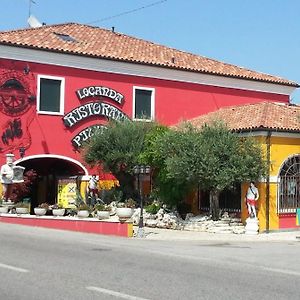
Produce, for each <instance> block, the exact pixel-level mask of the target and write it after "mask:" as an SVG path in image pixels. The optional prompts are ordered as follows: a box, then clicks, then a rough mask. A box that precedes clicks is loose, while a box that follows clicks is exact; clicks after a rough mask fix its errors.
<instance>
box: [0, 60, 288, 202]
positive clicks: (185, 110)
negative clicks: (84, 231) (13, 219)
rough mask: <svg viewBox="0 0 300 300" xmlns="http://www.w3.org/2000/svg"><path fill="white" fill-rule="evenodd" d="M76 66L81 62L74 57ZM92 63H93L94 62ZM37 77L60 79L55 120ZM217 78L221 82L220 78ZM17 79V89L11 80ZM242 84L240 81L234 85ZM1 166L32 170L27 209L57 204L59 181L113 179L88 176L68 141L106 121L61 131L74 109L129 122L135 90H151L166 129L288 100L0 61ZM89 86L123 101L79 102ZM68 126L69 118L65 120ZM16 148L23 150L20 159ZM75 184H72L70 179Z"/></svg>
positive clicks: (91, 99)
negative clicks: (110, 111) (8, 160)
mask: <svg viewBox="0 0 300 300" xmlns="http://www.w3.org/2000/svg"><path fill="white" fill-rule="evenodd" d="M78 59H79V60H80V57H78ZM95 63H97V60H96V59H95ZM39 76H53V77H60V78H63V79H64V95H63V96H64V107H63V113H62V114H60V115H57V114H56V115H54V114H43V113H39V112H38V109H37V108H38V107H37V103H38V96H39V95H38V79H39ZM220 77H221V76H220ZM13 79H16V80H17V81H18V84H20V87H18V84H16V83H15V82H14V84H13V85H11V80H13ZM238 80H241V79H238ZM0 81H1V82H0V100H1V101H0V115H1V118H0V130H1V132H0V134H1V139H0V165H2V164H3V163H4V162H5V154H7V153H13V154H14V155H15V158H16V159H17V161H16V163H17V164H20V165H21V166H23V167H25V170H27V169H34V170H37V172H38V174H39V181H38V183H37V184H36V186H35V188H34V194H32V196H31V204H32V207H34V206H35V205H37V204H39V203H42V202H48V203H49V204H53V203H56V202H57V201H58V200H57V199H58V193H59V191H58V181H59V179H60V178H69V177H71V176H73V178H75V177H76V176H83V177H81V180H83V181H85V180H87V177H86V178H84V176H85V175H91V174H93V173H96V174H98V175H99V178H100V179H102V180H105V179H108V180H109V179H113V177H112V176H110V175H109V174H105V173H103V172H101V171H100V170H95V169H94V170H93V169H91V168H90V167H89V166H87V165H86V164H85V162H84V161H83V159H82V156H81V153H80V148H76V147H74V146H73V145H72V139H74V138H75V137H76V135H78V134H79V133H80V132H81V131H83V130H84V129H86V128H88V127H90V126H93V125H105V124H106V123H107V120H108V118H107V117H106V116H99V115H97V116H95V115H94V116H90V117H87V118H83V119H82V120H80V121H78V122H76V124H74V126H71V127H68V126H66V125H67V124H68V122H66V121H65V122H64V118H66V116H68V114H69V113H70V112H72V111H73V110H74V109H76V108H78V107H80V106H85V105H89V103H94V102H98V101H101V102H102V103H105V105H110V107H114V108H115V109H116V110H117V111H119V113H120V112H121V113H123V114H125V115H126V116H128V117H129V118H132V116H133V105H134V104H133V103H134V99H133V98H134V88H135V87H138V88H142V89H143V88H145V89H147V88H150V89H151V90H152V91H154V119H155V120H156V121H157V122H159V123H162V124H165V125H173V124H176V123H178V122H180V121H182V120H188V119H191V118H194V117H197V116H199V115H201V114H206V113H208V112H211V111H214V110H217V109H218V108H220V107H223V106H232V105H239V104H246V103H255V102H259V101H279V102H284V103H288V102H289V95H287V94H275V93H271V92H260V91H253V90H250V89H249V90H246V89H242V88H240V89H238V88H224V87H219V86H212V85H204V84H198V83H189V82H184V81H176V80H175V79H174V80H164V79H157V78H150V77H142V76H133V75H125V74H117V73H107V72H99V71H92V70H85V69H78V68H71V67H65V66H57V65H49V64H41V63H33V62H27V61H16V60H10V59H0ZM90 86H102V87H107V88H108V89H112V90H114V91H115V92H116V93H120V94H121V95H123V97H124V98H123V100H122V101H119V102H120V103H119V102H118V101H115V100H113V99H111V98H109V97H104V96H101V97H99V96H96V97H86V98H83V99H80V97H78V94H77V93H78V91H79V90H81V89H83V88H85V87H90ZM82 109H83V108H82ZM69 119H70V120H71V121H70V122H71V123H72V122H73V121H72V118H69ZM20 148H23V149H25V156H24V158H20ZM74 180H75V179H74Z"/></svg>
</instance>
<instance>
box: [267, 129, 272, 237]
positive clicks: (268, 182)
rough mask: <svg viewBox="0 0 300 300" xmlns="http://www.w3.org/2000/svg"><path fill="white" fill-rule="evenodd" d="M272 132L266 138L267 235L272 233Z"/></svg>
mask: <svg viewBox="0 0 300 300" xmlns="http://www.w3.org/2000/svg"><path fill="white" fill-rule="evenodd" d="M271 135H272V132H271V130H268V132H267V137H266V145H267V178H266V233H269V232H270V167H271Z"/></svg>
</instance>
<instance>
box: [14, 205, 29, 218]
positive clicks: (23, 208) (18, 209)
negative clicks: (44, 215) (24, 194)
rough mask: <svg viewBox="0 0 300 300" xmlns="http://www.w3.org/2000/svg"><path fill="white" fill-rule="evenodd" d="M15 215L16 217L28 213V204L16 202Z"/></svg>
mask: <svg viewBox="0 0 300 300" xmlns="http://www.w3.org/2000/svg"><path fill="white" fill-rule="evenodd" d="M15 209H16V213H17V214H18V215H22V214H28V213H29V203H24V202H17V203H16V205H15Z"/></svg>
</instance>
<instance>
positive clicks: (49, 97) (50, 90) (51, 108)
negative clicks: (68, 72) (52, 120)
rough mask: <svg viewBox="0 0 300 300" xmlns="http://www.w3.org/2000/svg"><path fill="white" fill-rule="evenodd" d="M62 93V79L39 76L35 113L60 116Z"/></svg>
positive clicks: (62, 102) (62, 108)
mask: <svg viewBox="0 0 300 300" xmlns="http://www.w3.org/2000/svg"><path fill="white" fill-rule="evenodd" d="M64 92H65V79H64V78H62V77H53V76H44V75H39V76H38V101H37V111H38V112H39V113H44V114H53V115H62V114H63V113H64Z"/></svg>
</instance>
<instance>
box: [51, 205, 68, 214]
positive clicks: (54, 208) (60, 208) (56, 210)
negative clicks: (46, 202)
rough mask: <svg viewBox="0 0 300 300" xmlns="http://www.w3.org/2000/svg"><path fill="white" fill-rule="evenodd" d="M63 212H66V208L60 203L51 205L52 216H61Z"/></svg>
mask: <svg viewBox="0 0 300 300" xmlns="http://www.w3.org/2000/svg"><path fill="white" fill-rule="evenodd" d="M65 212H66V209H65V208H64V207H63V206H62V205H61V204H59V203H57V204H53V205H52V214H53V216H55V217H57V216H60V217H62V216H63V215H64V214H65Z"/></svg>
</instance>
